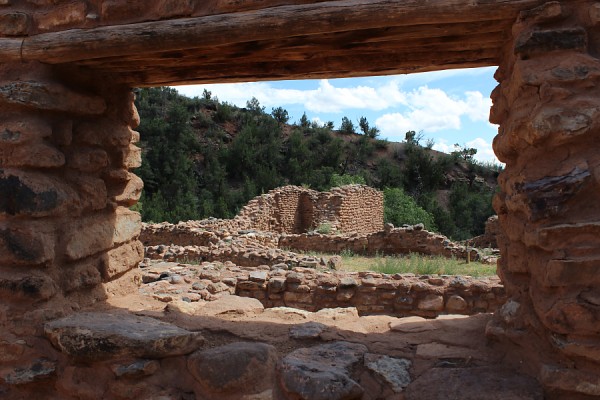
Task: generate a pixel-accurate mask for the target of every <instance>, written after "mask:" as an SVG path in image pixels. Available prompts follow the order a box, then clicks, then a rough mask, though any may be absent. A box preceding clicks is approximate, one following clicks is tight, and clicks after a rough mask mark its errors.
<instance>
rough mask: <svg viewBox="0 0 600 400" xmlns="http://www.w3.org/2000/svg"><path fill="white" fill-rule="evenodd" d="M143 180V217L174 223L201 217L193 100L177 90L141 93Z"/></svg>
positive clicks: (166, 89)
mask: <svg viewBox="0 0 600 400" xmlns="http://www.w3.org/2000/svg"><path fill="white" fill-rule="evenodd" d="M138 104H139V107H138V108H139V110H140V117H141V121H142V122H141V124H140V127H139V131H140V133H141V137H142V141H141V142H140V146H141V147H142V149H143V153H142V160H143V162H142V168H140V169H139V170H138V172H137V173H138V175H139V176H140V177H141V178H142V179H143V180H144V182H145V187H144V194H143V204H144V207H143V209H142V217H143V218H144V220H153V221H156V222H159V221H163V220H166V221H171V222H177V221H179V220H186V219H194V218H197V217H198V215H199V214H198V197H197V193H196V184H197V182H196V174H195V169H194V163H193V160H192V157H193V154H195V153H196V152H197V151H198V150H199V145H198V141H197V139H196V137H195V136H194V134H193V132H192V130H191V127H190V124H189V121H190V118H191V113H190V111H189V109H193V107H190V105H192V103H191V100H190V99H187V98H182V97H180V96H179V95H178V94H177V92H176V91H175V90H174V89H170V88H152V89H142V90H141V91H140V92H139V94H138Z"/></svg>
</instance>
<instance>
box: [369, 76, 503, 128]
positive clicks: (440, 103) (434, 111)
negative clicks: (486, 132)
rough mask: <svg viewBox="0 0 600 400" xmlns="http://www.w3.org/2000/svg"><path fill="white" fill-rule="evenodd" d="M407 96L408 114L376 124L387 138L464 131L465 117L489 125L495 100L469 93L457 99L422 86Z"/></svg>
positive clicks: (383, 118) (385, 117)
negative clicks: (489, 117)
mask: <svg viewBox="0 0 600 400" xmlns="http://www.w3.org/2000/svg"><path fill="white" fill-rule="evenodd" d="M404 95H405V97H404V101H403V104H404V105H405V106H406V108H407V111H405V112H403V113H390V114H384V115H382V116H381V117H379V118H378V119H377V120H376V121H375V125H377V127H378V128H379V129H380V130H381V133H382V135H383V136H387V137H390V138H392V139H402V138H403V137H404V133H405V132H406V131H408V130H415V131H420V130H423V131H425V132H437V131H441V130H445V129H460V128H461V126H462V124H461V117H463V116H465V117H467V118H469V119H470V120H471V121H482V120H483V121H485V120H486V119H487V118H488V114H489V109H490V106H491V100H490V99H489V98H485V97H484V96H483V95H482V94H481V93H480V92H466V93H465V94H464V97H463V98H455V97H450V96H449V95H448V94H447V93H446V92H444V91H443V90H441V89H430V88H429V87H427V86H421V87H419V88H418V89H415V90H412V91H410V92H407V93H404Z"/></svg>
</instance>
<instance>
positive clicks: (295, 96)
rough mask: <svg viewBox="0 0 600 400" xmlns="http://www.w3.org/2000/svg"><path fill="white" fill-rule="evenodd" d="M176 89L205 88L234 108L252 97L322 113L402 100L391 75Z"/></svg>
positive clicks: (194, 90) (193, 89)
mask: <svg viewBox="0 0 600 400" xmlns="http://www.w3.org/2000/svg"><path fill="white" fill-rule="evenodd" d="M176 89H177V90H178V91H179V92H180V93H182V94H184V95H186V96H190V97H194V96H201V95H202V92H203V91H204V89H206V90H208V91H210V92H212V93H213V94H214V95H216V96H217V97H218V98H219V100H221V101H227V102H230V103H233V104H235V105H237V106H238V107H244V106H245V105H246V101H248V100H250V98H251V97H256V98H257V99H258V101H259V102H260V104H261V105H263V106H265V107H266V108H267V109H269V108H271V107H278V106H286V105H291V104H300V105H303V106H304V108H305V109H306V110H307V111H313V112H324V113H342V112H344V110H349V109H362V110H374V111H379V110H384V109H387V108H390V107H393V106H396V105H401V104H403V103H404V100H405V95H404V93H403V92H402V91H401V90H400V86H399V81H398V80H397V79H393V78H392V79H391V80H390V81H389V82H387V83H386V84H384V85H381V86H379V87H370V86H354V87H348V88H345V87H336V86H334V85H332V84H331V82H330V81H329V80H328V79H322V80H320V81H319V86H318V87H317V88H316V89H310V90H297V89H278V88H274V87H272V86H271V84H269V83H265V82H251V83H231V84H215V85H194V86H178V87H176Z"/></svg>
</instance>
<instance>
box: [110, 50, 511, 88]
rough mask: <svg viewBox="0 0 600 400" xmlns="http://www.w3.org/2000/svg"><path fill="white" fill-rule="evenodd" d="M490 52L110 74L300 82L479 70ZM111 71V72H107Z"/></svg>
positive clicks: (143, 81) (162, 79) (491, 61)
mask: <svg viewBox="0 0 600 400" xmlns="http://www.w3.org/2000/svg"><path fill="white" fill-rule="evenodd" d="M498 61H499V60H498V54H497V52H496V50H494V49H491V50H490V49H481V50H470V51H458V52H447V53H445V54H444V55H441V56H439V57H436V58H435V59H433V60H432V58H431V54H430V53H429V52H427V53H419V54H414V55H412V56H411V57H407V56H406V55H405V54H380V55H372V56H370V57H366V58H358V59H357V58H356V57H352V56H342V57H331V58H321V59H311V60H306V61H286V62H266V61H263V62H252V63H243V64H239V65H237V64H236V63H227V64H226V63H224V64H219V65H211V66H209V67H208V68H203V67H202V66H200V67H198V68H190V67H189V66H183V67H179V68H178V67H172V68H160V67H145V68H139V69H134V70H122V71H114V72H117V73H118V75H119V76H121V78H122V79H123V82H124V83H128V84H132V83H135V84H136V85H139V86H160V85H164V84H184V83H191V82H194V83H225V82H244V81H258V80H278V79H290V78H293V79H303V78H320V77H352V76H374V75H388V74H400V73H413V72H424V71H431V70H435V69H442V68H443V69H450V68H461V66H462V67H465V68H466V67H482V66H491V65H497V63H498ZM111 72H113V71H111Z"/></svg>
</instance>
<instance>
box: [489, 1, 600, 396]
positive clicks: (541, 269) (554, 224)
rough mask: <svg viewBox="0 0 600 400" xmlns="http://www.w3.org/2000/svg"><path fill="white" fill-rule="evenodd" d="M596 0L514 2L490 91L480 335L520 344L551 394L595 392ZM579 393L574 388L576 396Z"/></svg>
mask: <svg viewBox="0 0 600 400" xmlns="http://www.w3.org/2000/svg"><path fill="white" fill-rule="evenodd" d="M599 27H600V3H599V2H595V1H552V2H548V3H546V4H544V5H542V6H540V7H538V8H536V9H534V10H531V11H530V12H523V13H521V15H520V17H519V19H518V21H517V22H516V24H515V25H514V27H513V32H512V35H513V39H512V41H511V42H510V43H508V44H507V46H506V48H505V53H504V57H503V59H502V63H501V65H500V68H499V69H498V71H497V72H496V75H495V77H496V79H497V80H498V82H499V83H500V84H499V85H498V86H497V88H496V89H495V90H494V91H493V93H492V99H493V102H494V105H493V108H492V110H491V116H490V120H491V122H493V123H496V124H499V125H500V129H499V134H498V136H497V137H496V138H495V139H494V151H495V153H496V154H497V156H498V158H499V159H500V161H502V162H504V163H506V168H505V170H504V171H503V172H502V174H501V175H500V177H499V183H500V186H501V189H502V191H501V193H499V194H498V195H497V196H496V198H495V199H494V207H495V209H496V211H497V213H498V217H499V222H500V226H501V228H502V231H503V235H502V236H501V237H500V238H499V246H500V250H501V252H502V257H501V260H500V263H499V268H498V271H499V274H500V277H501V279H502V280H503V282H504V283H505V285H506V290H507V293H508V295H509V297H510V300H509V301H508V303H507V304H506V305H505V306H504V307H502V308H501V309H500V310H499V311H498V313H497V316H496V317H497V318H496V320H495V322H493V323H491V324H490V325H489V326H488V329H487V331H488V334H489V335H490V337H496V338H501V339H503V340H507V341H511V342H513V343H515V344H517V345H518V346H520V347H521V348H522V349H523V351H524V352H526V353H527V357H526V358H527V361H528V366H529V367H530V368H531V372H533V373H535V374H536V375H537V376H538V378H539V379H540V381H541V382H542V383H543V384H544V385H545V386H546V388H549V390H550V392H551V393H553V394H554V395H563V396H565V397H564V398H570V399H576V398H584V397H585V396H599V395H600V381H599V380H598V376H599V375H598V371H600V352H599V351H598V349H600V330H599V325H598V321H600V235H598V232H599V231H600V209H599V208H598V204H597V201H596V198H597V193H598V191H599V190H600V175H599V172H600V151H599V146H600V141H599V140H598V138H599V137H600V60H599V58H598V57H600V29H599ZM578 396H581V397H578Z"/></svg>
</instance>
